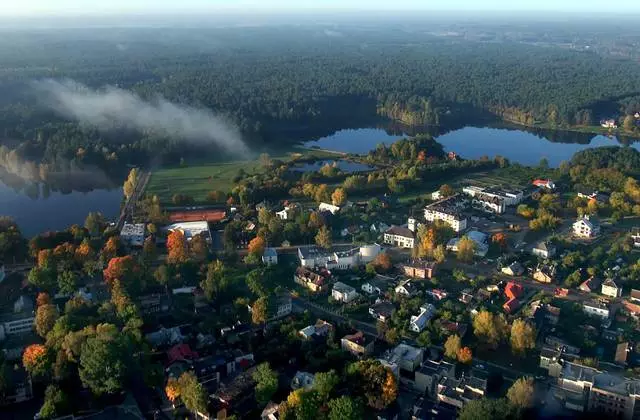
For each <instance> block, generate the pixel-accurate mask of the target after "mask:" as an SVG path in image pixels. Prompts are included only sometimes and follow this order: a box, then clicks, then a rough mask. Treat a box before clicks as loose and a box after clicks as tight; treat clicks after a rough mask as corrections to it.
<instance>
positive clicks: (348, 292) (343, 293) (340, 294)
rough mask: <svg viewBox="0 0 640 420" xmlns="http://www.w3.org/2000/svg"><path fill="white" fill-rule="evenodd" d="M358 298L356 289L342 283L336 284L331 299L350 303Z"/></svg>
mask: <svg viewBox="0 0 640 420" xmlns="http://www.w3.org/2000/svg"><path fill="white" fill-rule="evenodd" d="M357 296H358V293H357V292H356V289H354V288H353V287H351V286H349V285H347V284H344V283H342V282H337V283H335V284H334V285H333V289H331V297H332V298H333V299H335V300H336V301H338V302H343V303H349V302H351V301H352V300H354V299H355V298H356V297H357Z"/></svg>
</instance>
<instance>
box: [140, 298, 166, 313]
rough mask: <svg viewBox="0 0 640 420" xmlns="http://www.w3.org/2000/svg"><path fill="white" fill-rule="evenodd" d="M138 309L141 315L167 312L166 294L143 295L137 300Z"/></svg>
mask: <svg viewBox="0 0 640 420" xmlns="http://www.w3.org/2000/svg"><path fill="white" fill-rule="evenodd" d="M138 307H139V308H140V311H141V312H142V313H143V314H146V315H150V314H157V313H162V312H167V311H168V310H169V298H168V296H167V295H166V294H151V295H144V296H140V297H139V298H138Z"/></svg>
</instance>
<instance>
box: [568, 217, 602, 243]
mask: <svg viewBox="0 0 640 420" xmlns="http://www.w3.org/2000/svg"><path fill="white" fill-rule="evenodd" d="M573 234H574V235H575V236H576V237H578V238H586V239H589V238H595V237H596V236H598V235H599V234H600V224H599V223H598V222H597V221H596V220H595V219H591V218H590V217H589V216H583V217H581V218H579V219H578V220H576V221H575V223H574V224H573Z"/></svg>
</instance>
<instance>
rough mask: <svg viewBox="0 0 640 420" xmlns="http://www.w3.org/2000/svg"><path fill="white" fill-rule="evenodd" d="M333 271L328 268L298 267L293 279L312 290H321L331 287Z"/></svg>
mask: <svg viewBox="0 0 640 420" xmlns="http://www.w3.org/2000/svg"><path fill="white" fill-rule="evenodd" d="M330 278H331V272H330V271H329V270H327V269H320V270H310V269H308V268H306V267H298V268H296V272H295V274H294V275H293V281H294V282H296V283H297V284H299V285H301V286H304V287H306V288H307V289H309V290H311V291H312V292H321V291H324V290H327V289H329V279H330Z"/></svg>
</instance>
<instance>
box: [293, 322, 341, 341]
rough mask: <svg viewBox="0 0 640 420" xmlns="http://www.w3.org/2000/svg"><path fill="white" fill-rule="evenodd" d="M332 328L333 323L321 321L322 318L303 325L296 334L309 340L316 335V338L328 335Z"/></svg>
mask: <svg viewBox="0 0 640 420" xmlns="http://www.w3.org/2000/svg"><path fill="white" fill-rule="evenodd" d="M332 330H333V325H331V324H330V323H328V322H327V321H323V320H322V319H319V320H317V321H316V323H315V324H313V325H309V326H307V327H304V328H303V329H301V330H300V331H298V334H299V335H300V336H301V337H302V338H304V339H305V340H309V339H311V338H315V337H318V338H322V337H326V336H327V335H329V332H331V331H332Z"/></svg>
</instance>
